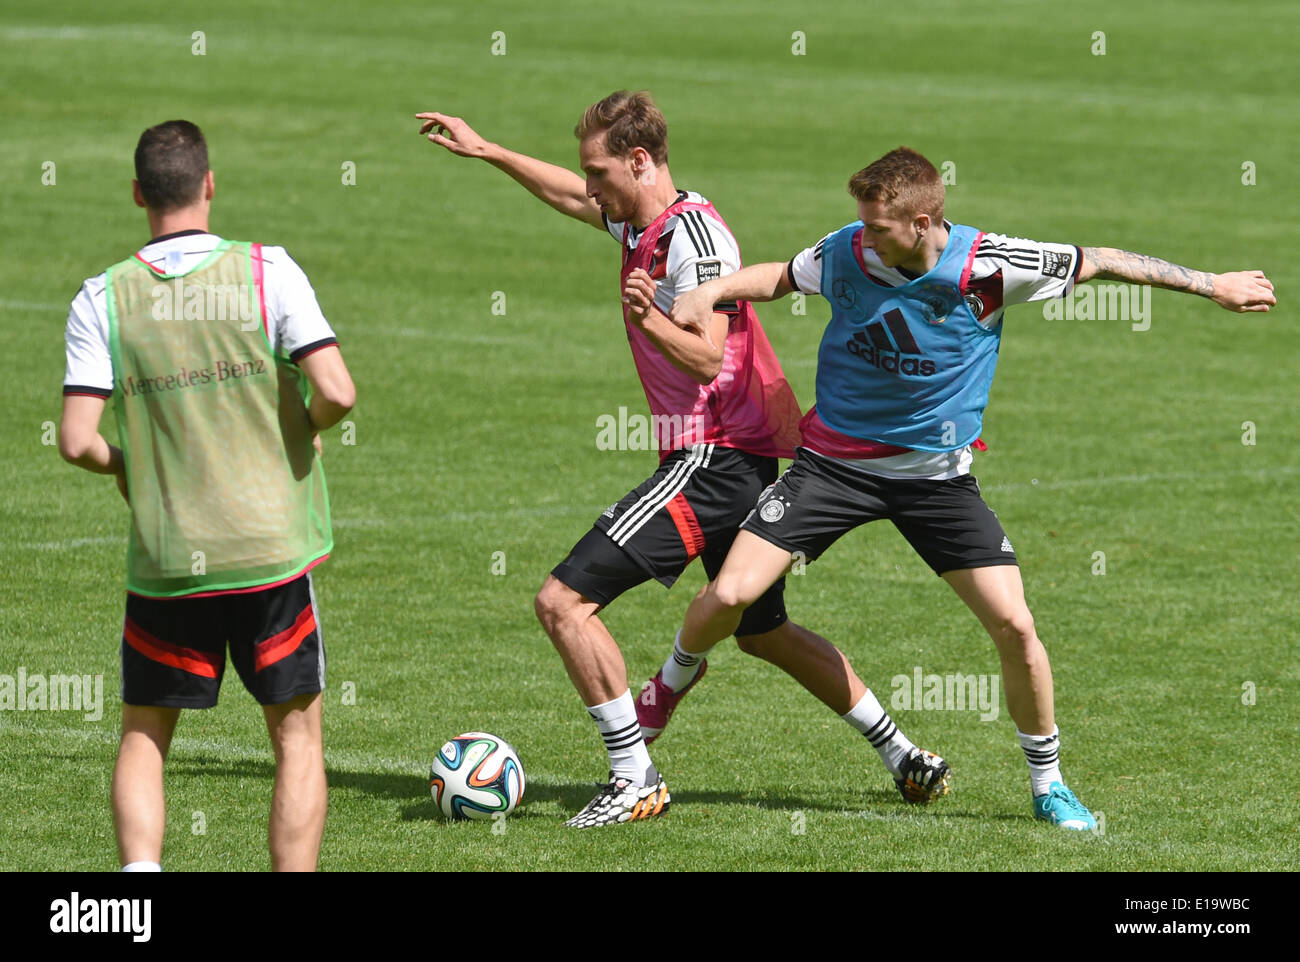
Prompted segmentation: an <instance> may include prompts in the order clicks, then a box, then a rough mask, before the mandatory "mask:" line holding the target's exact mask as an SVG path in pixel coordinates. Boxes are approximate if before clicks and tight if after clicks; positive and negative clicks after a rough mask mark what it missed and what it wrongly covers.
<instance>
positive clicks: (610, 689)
mask: <svg viewBox="0 0 1300 962" xmlns="http://www.w3.org/2000/svg"><path fill="white" fill-rule="evenodd" d="M533 607H534V609H535V610H536V612H537V620H538V621H540V622H541V623H542V628H543V629H544V630H545V631H546V634H547V636H548V637H549V638H550V639H551V644H553V645H554V646H555V650H556V651H558V652H559V653H560V658H561V659H562V660H563V661H564V670H565V671H567V672H568V673H569V680H570V681H572V682H573V687H574V688H576V689H577V690H578V694H579V695H581V696H582V703H583V704H584V705H598V704H601V703H602V702H607V701H610V700H611V699H613V698H617V697H618V696H619V695H620V694H622V693H623V692H624V691H626V690H627V666H626V664H624V662H623V653H622V652H621V651H620V650H619V647H618V643H617V642H616V641H614V636H613V635H611V634H610V633H609V629H608V628H606V627H605V623H604V622H603V621H601V620H600V617H599V614H600V609H601V606H600V605H599V604H597V603H596V602H594V601H592V600H591V599H590V598H586V597H584V596H583V595H581V594H579V593H578V592H576V591H574V590H573V589H572V588H570V587H569V586H568V585H566V584H565V583H564V582H563V581H560V580H559V579H558V578H556V577H555V576H554V575H547V576H546V581H545V582H544V583H543V584H542V588H541V590H540V591H538V592H537V597H536V599H535V600H534V602H533Z"/></svg>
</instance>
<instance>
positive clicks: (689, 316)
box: [668, 285, 714, 344]
mask: <svg viewBox="0 0 1300 962" xmlns="http://www.w3.org/2000/svg"><path fill="white" fill-rule="evenodd" d="M713 303H714V302H713V298H712V297H711V296H710V294H709V292H708V290H707V285H705V287H696V288H694V289H693V290H689V291H687V292H686V293H684V294H679V295H678V296H677V299H676V300H675V301H673V307H672V310H671V311H670V312H669V314H668V317H669V318H670V319H671V320H672V322H673V323H674V324H676V325H677V326H678V327H685V328H690V329H692V330H695V331H698V332H699V333H700V334H701V335H703V336H704V338H705V339H706V340H708V341H709V343H710V344H712V343H713V341H712V339H711V338H710V337H709V327H710V325H711V324H712V322H713Z"/></svg>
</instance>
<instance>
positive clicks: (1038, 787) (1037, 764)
mask: <svg viewBox="0 0 1300 962" xmlns="http://www.w3.org/2000/svg"><path fill="white" fill-rule="evenodd" d="M1016 737H1017V738H1019V739H1020V747H1021V748H1023V749H1024V750H1025V761H1027V762H1028V763H1029V781H1030V784H1031V785H1032V786H1033V788H1032V791H1033V793H1034V795H1035V796H1038V795H1046V794H1047V791H1048V789H1050V788H1051V787H1052V782H1060V783H1061V784H1062V785H1064V784H1065V779H1063V778H1061V757H1060V754H1059V752H1060V748H1061V730H1060V729H1059V728H1057V727H1056V726H1055V725H1053V726H1052V734H1050V735H1026V734H1025V733H1024V732H1022V731H1021V730H1020V729H1019V728H1017V729H1016Z"/></svg>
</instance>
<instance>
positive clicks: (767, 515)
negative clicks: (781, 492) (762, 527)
mask: <svg viewBox="0 0 1300 962" xmlns="http://www.w3.org/2000/svg"><path fill="white" fill-rule="evenodd" d="M758 516H759V517H760V518H762V519H763V520H764V521H766V522H768V523H769V524H773V523H775V522H777V521H780V520H781V519H782V518H784V517H785V502H784V501H782V500H781V499H780V498H773V499H772V500H771V501H769V502H767V503H766V504H765V505H763V507H761V508H759V509H758Z"/></svg>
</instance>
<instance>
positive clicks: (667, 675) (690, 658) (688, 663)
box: [659, 628, 712, 693]
mask: <svg viewBox="0 0 1300 962" xmlns="http://www.w3.org/2000/svg"><path fill="white" fill-rule="evenodd" d="M709 650H710V651H712V648H710V649H709ZM706 654H708V652H704V651H701V652H699V653H692V652H689V651H686V650H685V649H683V648H682V630H681V629H680V628H678V629H677V637H676V638H675V639H674V640H673V653H672V654H671V655H669V656H668V660H667V661H665V662H664V667H663V669H662V670H661V672H660V675H659V677H660V678H661V679H663V683H664V684H665V685H667V686H668V687H669V688H671V689H672V690H673V692H674V693H676V692H679V691H681V690H682V689H683V688H685V687H686V686H687V685H689V684H690V683H691V680H692V679H694V678H695V676H696V674H698V672H699V670H700V662H702V661H703V660H704V656H705V655H706Z"/></svg>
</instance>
